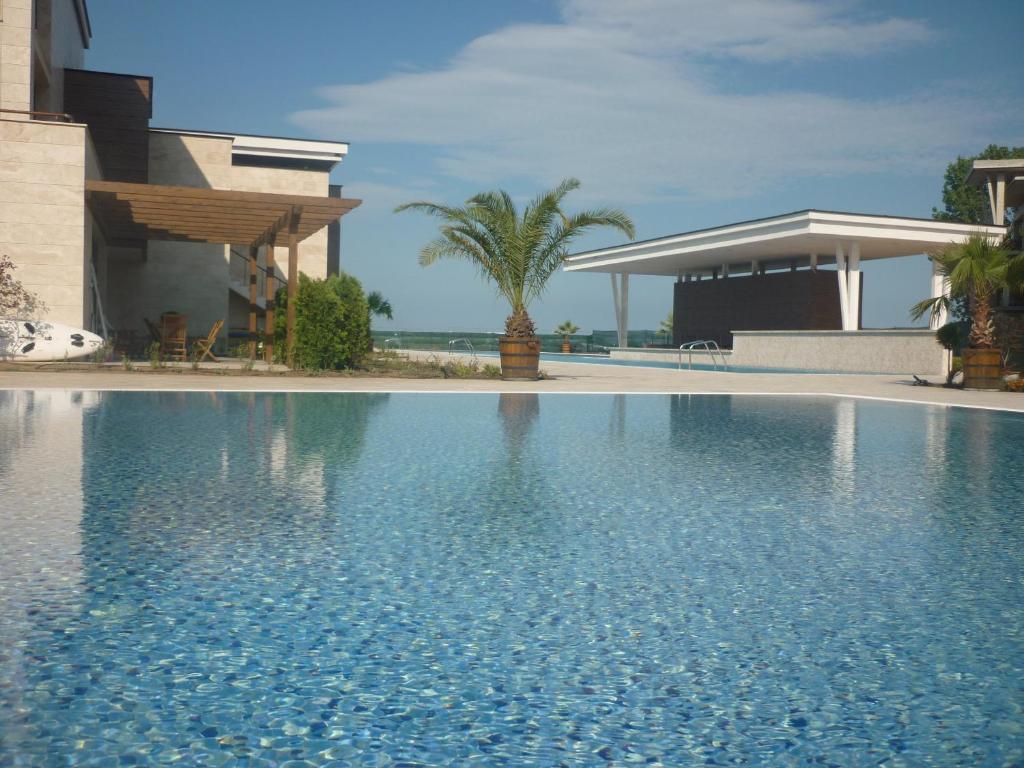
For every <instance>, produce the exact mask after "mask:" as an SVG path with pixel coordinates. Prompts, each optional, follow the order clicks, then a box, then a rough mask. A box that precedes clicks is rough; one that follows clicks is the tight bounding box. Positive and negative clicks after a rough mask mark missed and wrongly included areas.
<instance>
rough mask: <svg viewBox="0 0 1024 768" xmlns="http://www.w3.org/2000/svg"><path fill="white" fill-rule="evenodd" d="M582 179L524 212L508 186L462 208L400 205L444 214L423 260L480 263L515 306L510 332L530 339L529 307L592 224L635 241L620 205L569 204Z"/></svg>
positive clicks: (427, 262)
mask: <svg viewBox="0 0 1024 768" xmlns="http://www.w3.org/2000/svg"><path fill="white" fill-rule="evenodd" d="M579 186H580V183H579V181H577V180H576V179H566V180H565V181H563V182H562V183H561V184H559V185H558V186H557V187H555V188H554V189H552V190H549V191H547V192H543V193H541V194H539V195H537V197H535V198H534V199H533V200H532V201H530V203H528V204H527V205H526V207H525V208H523V210H522V212H520V211H519V210H518V209H517V208H516V204H515V203H514V202H513V200H512V196H511V195H509V194H508V192H505V191H504V190H498V191H494V192H481V193H480V194H478V195H475V196H473V197H471V198H470V199H469V200H467V201H466V204H465V205H464V206H462V207H454V206H447V205H440V204H438V203H431V202H426V201H418V202H413V203H406V204H405V205H400V206H398V207H397V208H396V209H395V212H396V213H397V212H400V211H406V210H420V211H423V212H425V213H427V214H430V215H431V216H436V217H437V218H439V219H441V225H440V230H441V231H440V235H439V236H438V237H437V238H436V239H435V240H433V241H431V242H430V243H428V244H427V245H425V246H424V247H423V249H422V250H421V251H420V257H419V262H420V265H421V266H424V267H426V266H429V265H431V264H433V263H434V262H436V261H437V260H438V259H441V258H452V259H463V260H465V261H468V262H470V263H472V264H475V265H476V267H477V268H478V269H479V270H480V272H481V274H482V275H483V276H484V278H485V279H488V280H491V281H493V282H494V284H495V285H496V286H497V289H498V292H499V293H500V294H501V295H502V296H504V297H505V298H506V299H507V300H508V302H509V304H510V305H511V308H512V314H510V315H509V316H508V319H507V320H506V321H505V335H506V336H509V337H513V338H531V337H534V336H536V331H535V328H534V324H533V321H532V320H531V319H530V315H529V314H528V313H527V311H526V308H527V307H528V306H529V304H530V302H531V301H532V300H533V299H535V298H537V296H539V295H540V294H541V293H542V292H543V290H544V286H545V285H546V283H547V281H548V279H549V278H550V277H551V276H552V275H553V274H554V273H555V271H556V270H557V269H558V268H559V267H560V266H562V263H563V262H564V261H565V257H566V256H567V255H568V248H569V245H570V244H571V243H572V242H573V240H575V239H576V238H577V237H579V236H580V235H581V234H583V232H585V231H586V230H588V229H591V228H593V227H613V228H614V229H617V230H619V231H620V232H623V233H624V234H625V235H626V236H627V237H629V238H630V239H631V240H632V239H633V238H634V237H635V234H636V233H635V228H634V226H633V221H632V220H631V219H630V218H629V216H628V215H626V214H625V213H624V212H622V211H620V210H617V209H614V208H597V209H594V210H589V211H581V212H579V213H574V214H568V213H566V212H565V211H563V210H562V200H563V199H564V198H565V196H566V195H567V194H568V193H569V192H572V191H573V190H574V189H577V188H578V187H579Z"/></svg>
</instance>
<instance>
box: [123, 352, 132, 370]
mask: <svg viewBox="0 0 1024 768" xmlns="http://www.w3.org/2000/svg"><path fill="white" fill-rule="evenodd" d="M121 367H122V368H124V369H125V370H126V371H134V370H135V366H134V365H133V364H132V359H131V358H130V357H128V355H124V356H123V357H122V358H121Z"/></svg>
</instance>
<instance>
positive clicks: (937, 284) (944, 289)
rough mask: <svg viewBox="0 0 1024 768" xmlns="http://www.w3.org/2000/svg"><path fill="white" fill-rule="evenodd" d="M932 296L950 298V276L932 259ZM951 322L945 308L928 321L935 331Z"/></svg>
mask: <svg viewBox="0 0 1024 768" xmlns="http://www.w3.org/2000/svg"><path fill="white" fill-rule="evenodd" d="M931 295H932V296H945V297H947V298H949V278H948V277H946V276H945V275H942V274H940V273H939V265H938V264H936V263H935V260H934V259H933V260H932V290H931ZM948 322H949V313H948V312H947V311H946V310H945V309H941V310H939V312H938V313H937V314H936V315H933V316H932V317H931V319H930V320H929V321H928V327H929V328H931V329H932V330H933V331H936V330H938V329H939V328H941V327H942V326H944V325H945V324H946V323H948Z"/></svg>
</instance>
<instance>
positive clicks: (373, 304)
mask: <svg viewBox="0 0 1024 768" xmlns="http://www.w3.org/2000/svg"><path fill="white" fill-rule="evenodd" d="M366 303H367V304H368V305H369V307H370V314H371V315H376V316H377V317H385V318H387V319H388V320H394V319H395V316H394V311H393V310H392V309H391V302H390V301H388V300H387V299H385V298H384V296H383V295H382V294H381V292H380V291H370V293H368V294H367V295H366Z"/></svg>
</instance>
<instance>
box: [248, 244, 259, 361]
mask: <svg viewBox="0 0 1024 768" xmlns="http://www.w3.org/2000/svg"><path fill="white" fill-rule="evenodd" d="M259 253H260V249H259V246H258V245H250V246H249V359H250V360H255V359H256V301H257V299H258V294H257V293H256V282H257V281H256V278H257V270H258V268H259V265H258V263H257V261H256V260H257V258H258V257H259Z"/></svg>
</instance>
